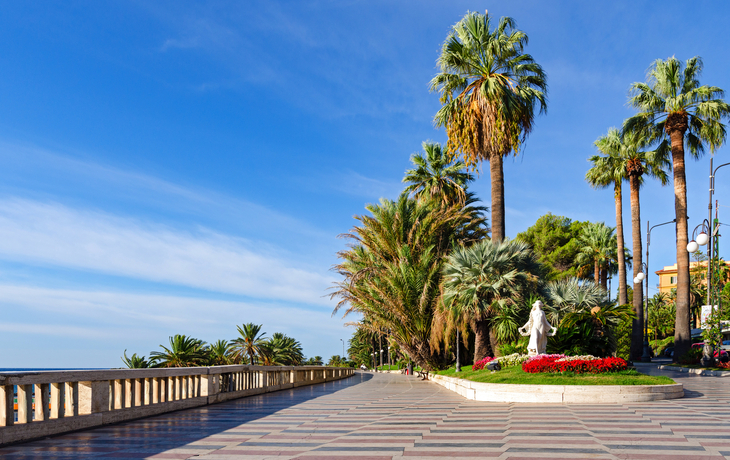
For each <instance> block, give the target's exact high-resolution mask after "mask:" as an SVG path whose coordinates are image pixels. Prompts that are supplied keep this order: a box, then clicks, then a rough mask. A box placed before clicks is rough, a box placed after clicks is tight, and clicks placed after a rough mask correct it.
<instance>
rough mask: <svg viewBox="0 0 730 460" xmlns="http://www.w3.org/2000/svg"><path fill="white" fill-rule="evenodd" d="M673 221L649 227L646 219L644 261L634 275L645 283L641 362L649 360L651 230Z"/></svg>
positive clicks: (675, 220) (674, 220)
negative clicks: (637, 272) (640, 269)
mask: <svg viewBox="0 0 730 460" xmlns="http://www.w3.org/2000/svg"><path fill="white" fill-rule="evenodd" d="M674 222H677V219H672V220H670V221H669V222H664V223H662V224H656V225H654V226H653V227H650V226H649V221H648V220H647V221H646V262H643V263H642V264H641V265H642V268H643V272H640V273H639V274H638V275H636V277H637V278H638V279H639V282H641V280H642V279H643V280H644V282H645V283H646V295H645V296H644V353H643V354H642V355H641V362H644V363H650V362H651V352H650V351H649V246H650V245H651V231H652V230H654V229H655V228H656V227H661V226H662V225H668V224H671V223H674ZM644 273H646V275H644ZM639 275H641V278H639ZM634 283H636V281H634Z"/></svg>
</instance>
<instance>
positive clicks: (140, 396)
mask: <svg viewBox="0 0 730 460" xmlns="http://www.w3.org/2000/svg"><path fill="white" fill-rule="evenodd" d="M132 385H133V386H134V407H140V406H141V405H142V401H144V390H143V386H142V380H141V379H132Z"/></svg>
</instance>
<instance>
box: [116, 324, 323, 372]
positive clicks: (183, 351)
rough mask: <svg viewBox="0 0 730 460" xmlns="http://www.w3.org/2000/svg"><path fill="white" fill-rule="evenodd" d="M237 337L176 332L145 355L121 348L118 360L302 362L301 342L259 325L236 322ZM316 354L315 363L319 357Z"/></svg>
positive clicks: (132, 364) (133, 363) (138, 364)
mask: <svg viewBox="0 0 730 460" xmlns="http://www.w3.org/2000/svg"><path fill="white" fill-rule="evenodd" d="M237 329H238V337H236V338H234V339H233V340H230V341H228V340H218V341H216V342H213V343H206V342H204V341H202V340H200V339H196V338H194V337H189V336H186V335H181V334H176V335H174V336H172V337H170V339H169V344H168V345H160V348H161V350H160V351H152V352H150V354H149V359H147V358H146V357H145V356H138V355H137V354H136V353H133V354H132V356H127V351H126V350H124V356H122V361H123V362H124V364H125V365H126V366H127V367H128V368H130V369H140V368H148V367H195V366H222V365H228V364H259V365H263V366H297V365H301V364H303V362H304V354H303V353H302V345H301V343H299V341H297V340H296V339H294V338H292V337H289V336H287V335H285V334H283V333H281V332H275V333H274V334H273V335H272V336H271V337H266V333H265V332H261V329H262V326H261V325H259V324H254V323H247V324H243V325H242V326H238V327H237ZM315 358H319V363H320V364H319V365H321V361H322V359H321V358H320V357H315Z"/></svg>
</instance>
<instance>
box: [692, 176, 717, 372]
mask: <svg viewBox="0 0 730 460" xmlns="http://www.w3.org/2000/svg"><path fill="white" fill-rule="evenodd" d="M710 164H712V161H710ZM710 184H712V178H710ZM710 197H712V191H710ZM710 218H712V210H710ZM698 230H699V231H700V232H699V233H697V231H698ZM711 235H712V224H711V223H710V221H708V220H707V219H705V220H704V221H702V223H701V224H700V225H698V226H696V227H695V229H694V230H693V231H692V241H690V242H689V243H687V252H697V251H698V250H699V249H700V246H704V245H705V244H708V243H709V244H708V248H707V305H712V303H711V301H712V237H711ZM710 308H712V307H710ZM701 326H702V325H701V324H700V327H701ZM711 347H712V346H711V345H710V344H708V343H705V346H704V347H703V348H702V360H701V364H702V365H703V366H709V365H711V364H712V361H713V359H712V348H711Z"/></svg>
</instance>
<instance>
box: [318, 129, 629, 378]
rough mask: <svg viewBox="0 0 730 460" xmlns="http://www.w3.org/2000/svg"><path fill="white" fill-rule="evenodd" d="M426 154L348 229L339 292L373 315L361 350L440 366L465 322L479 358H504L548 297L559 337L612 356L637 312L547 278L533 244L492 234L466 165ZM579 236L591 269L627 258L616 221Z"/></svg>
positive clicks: (356, 340) (435, 149)
mask: <svg viewBox="0 0 730 460" xmlns="http://www.w3.org/2000/svg"><path fill="white" fill-rule="evenodd" d="M424 152H426V155H425V156H421V155H415V156H414V157H413V158H412V161H413V163H414V165H415V166H416V168H415V169H413V170H409V171H407V172H406V175H405V178H404V182H406V183H407V184H408V186H407V188H406V191H404V192H403V193H402V194H401V195H400V196H399V197H398V199H397V200H395V201H391V200H385V199H383V200H381V202H380V204H378V205H369V206H367V209H368V210H369V211H370V215H367V216H359V217H357V219H358V221H359V222H360V225H359V226H356V227H354V228H353V230H352V231H351V232H350V233H348V234H346V235H344V236H345V237H347V238H349V239H350V240H352V241H353V244H352V245H351V246H350V247H349V248H348V249H347V250H345V251H342V252H340V254H339V256H340V258H341V259H342V262H341V263H340V264H339V265H337V266H336V267H335V269H336V270H337V271H338V272H339V273H340V275H342V277H343V280H342V281H341V282H339V283H337V284H336V286H335V292H334V293H333V294H332V296H333V297H335V298H338V299H339V303H338V305H337V307H336V308H335V311H334V313H336V312H338V311H339V310H340V309H341V308H346V311H345V316H347V315H349V314H350V313H354V312H356V313H359V314H361V315H362V319H361V320H360V321H359V322H357V323H356V325H357V326H358V329H357V331H356V333H355V335H354V336H353V338H352V339H351V340H350V347H349V349H348V354H349V356H350V358H351V359H352V360H353V361H354V362H356V363H357V364H358V365H359V364H365V365H367V366H371V365H375V364H377V363H378V358H379V355H380V353H379V350H383V349H384V348H385V347H388V349H389V350H391V352H392V353H395V354H396V355H398V354H402V355H405V356H407V357H408V358H409V359H410V360H412V361H414V362H415V363H416V364H418V365H420V366H422V367H424V368H426V369H434V368H439V367H442V366H444V365H446V364H448V363H449V362H450V361H451V359H452V358H453V356H452V355H451V351H452V350H451V348H452V345H453V344H454V340H453V338H454V337H453V335H454V334H455V332H456V331H457V330H459V331H462V332H463V337H464V339H465V341H466V342H468V340H467V338H468V337H471V339H472V340H473V343H471V344H470V343H465V345H468V346H473V350H474V359H475V360H479V359H481V358H483V357H484V356H487V355H498V354H500V353H501V349H502V348H503V347H504V346H513V347H515V346H518V345H517V344H516V343H517V342H519V337H518V336H517V328H518V327H519V326H521V325H522V324H524V322H526V321H527V316H528V315H529V310H530V305H531V302H532V301H534V299H536V298H537V297H540V298H542V299H545V301H546V303H547V304H549V306H548V308H549V309H551V310H550V311H554V312H556V313H555V315H554V318H555V320H556V321H557V322H558V323H556V324H562V323H564V325H565V332H564V333H563V334H562V335H561V336H560V337H558V339H556V340H562V342H560V341H558V342H556V343H558V344H559V345H555V346H564V345H565V344H566V343H568V342H571V340H572V342H571V347H572V348H571V349H575V350H583V351H585V353H589V352H590V353H595V354H610V353H613V352H614V351H615V349H616V346H615V342H616V340H615V333H614V329H615V327H616V325H617V324H618V323H619V322H620V320H625V319H626V318H629V317H631V313H630V311H628V310H626V309H625V308H623V309H622V308H619V307H616V306H615V305H613V304H611V303H610V302H608V299H607V291H606V289H605V288H602V287H601V284H600V283H593V282H591V281H580V282H579V281H577V280H572V279H571V280H569V281H570V282H566V283H567V284H565V286H567V287H563V288H560V286H562V285H559V284H556V285H554V286H553V284H554V283H553V284H545V280H544V279H543V277H542V276H541V275H542V273H544V271H545V269H544V267H543V266H542V264H541V263H540V262H539V261H538V260H537V256H536V254H535V253H534V251H533V250H532V248H531V247H530V246H529V245H528V244H527V243H525V242H523V241H520V240H512V241H509V240H507V241H502V242H494V241H491V240H490V239H489V238H487V230H488V229H487V226H486V220H485V219H484V217H483V213H484V211H485V208H484V207H482V206H478V202H477V198H476V197H475V196H474V195H473V193H471V192H469V191H468V189H467V186H468V181H469V180H471V176H470V175H468V174H466V167H465V165H464V164H463V163H461V162H459V161H454V160H452V161H449V160H448V158H447V154H446V152H444V151H443V149H442V148H441V146H438V145H434V144H432V143H425V144H424ZM433 189H436V191H434V190H433ZM409 192H410V193H409ZM583 233H585V234H586V236H585V237H583V236H582V235H583ZM596 235H597V236H596ZM580 241H582V242H584V246H585V251H586V260H589V261H590V266H591V267H594V266H595V267H603V266H604V264H605V263H606V262H607V261H609V260H615V259H616V255H615V247H616V246H615V237H614V236H613V228H610V227H606V226H605V224H590V223H588V224H587V225H585V226H583V230H582V231H581V240H580ZM611 247H613V252H612V250H611ZM581 249H583V247H581ZM596 271H597V272H598V273H605V270H604V271H603V272H601V271H600V269H599V268H597V269H596ZM599 278H600V277H599ZM556 293H562V296H560V295H557V294H556ZM586 299H590V300H586ZM551 305H555V307H552V306H551ZM382 337H385V338H386V340H385V345H383V341H382ZM569 339H570V340H569ZM586 350H587V351H586ZM386 357H387V355H386Z"/></svg>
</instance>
